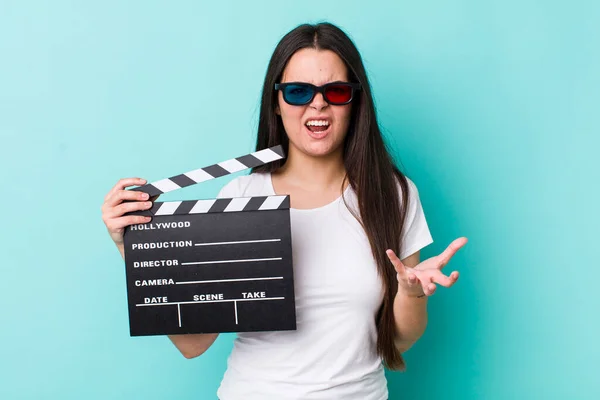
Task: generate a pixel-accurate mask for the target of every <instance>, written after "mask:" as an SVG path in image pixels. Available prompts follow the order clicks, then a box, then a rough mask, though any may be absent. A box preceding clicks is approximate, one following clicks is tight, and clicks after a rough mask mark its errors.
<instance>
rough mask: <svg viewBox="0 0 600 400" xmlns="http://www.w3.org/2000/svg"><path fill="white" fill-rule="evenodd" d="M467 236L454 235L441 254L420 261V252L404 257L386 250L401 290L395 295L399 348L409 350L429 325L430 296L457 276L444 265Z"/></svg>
mask: <svg viewBox="0 0 600 400" xmlns="http://www.w3.org/2000/svg"><path fill="white" fill-rule="evenodd" d="M466 243H467V238H465V237H461V238H458V239H455V240H454V241H452V243H450V245H449V246H448V247H447V248H446V250H444V251H443V252H442V253H441V254H440V255H437V256H434V257H431V258H428V259H427V260H425V261H422V262H419V252H416V253H414V254H413V255H411V256H409V257H406V258H405V259H404V260H403V261H400V259H399V258H398V257H397V256H396V254H394V252H393V251H392V250H387V255H388V257H389V259H390V261H391V262H392V264H393V265H394V268H395V269H396V272H397V275H396V276H397V279H398V292H397V293H396V297H395V298H394V321H395V323H396V347H397V348H398V350H399V351H400V352H403V351H406V350H408V349H409V348H410V347H411V346H412V345H413V344H414V343H415V342H416V341H417V339H419V338H420V337H421V336H422V335H423V333H424V332H425V327H426V326H427V297H428V296H431V295H432V294H433V293H434V292H435V290H436V288H437V286H436V283H437V284H438V285H441V286H444V287H451V286H452V285H454V284H455V283H456V280H457V279H458V271H453V272H452V273H451V274H450V275H449V276H446V275H444V274H443V273H442V272H441V269H442V268H443V267H444V266H445V265H446V264H448V262H449V261H450V259H451V258H452V256H454V254H456V252H457V251H458V249H460V248H461V247H463V246H464V245H465V244H466Z"/></svg>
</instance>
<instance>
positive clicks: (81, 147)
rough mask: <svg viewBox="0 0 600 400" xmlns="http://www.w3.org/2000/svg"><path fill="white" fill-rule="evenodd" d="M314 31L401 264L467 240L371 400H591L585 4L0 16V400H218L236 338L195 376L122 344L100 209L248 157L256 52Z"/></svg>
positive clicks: (103, 6)
mask: <svg viewBox="0 0 600 400" xmlns="http://www.w3.org/2000/svg"><path fill="white" fill-rule="evenodd" d="M322 20H328V21H331V22H333V23H335V24H338V25H339V26H340V27H342V28H343V29H345V30H346V31H347V32H348V33H349V34H350V36H351V37H352V39H353V40H354V41H355V43H356V44H357V46H358V48H359V50H360V51H361V53H362V55H363V57H364V62H365V65H366V68H367V71H368V74H369V77H370V79H371V83H372V85H373V92H374V95H375V101H376V105H377V110H378V117H379V121H380V123H381V126H382V129H383V130H384V132H385V135H386V137H387V138H388V140H389V141H390V144H391V146H392V148H393V151H394V154H395V156H396V157H397V160H398V161H399V162H401V168H402V170H403V171H404V172H405V173H406V174H407V175H408V176H409V177H411V179H413V180H414V181H415V183H416V184H417V187H418V188H419V192H420V196H421V200H422V203H423V207H424V210H425V214H426V217H427V221H428V223H429V226H430V229H431V232H432V235H433V238H434V243H433V244H432V245H430V246H428V247H427V248H425V249H424V250H423V251H422V258H427V257H431V256H434V255H437V254H438V253H439V252H441V251H442V250H443V249H444V248H445V247H446V246H447V245H448V244H449V243H450V241H451V240H452V239H454V238H456V237H459V236H467V237H468V238H469V240H470V241H469V243H468V244H467V246H466V247H465V248H464V249H462V250H461V251H460V252H459V253H458V254H457V255H456V256H455V257H454V259H453V260H452V262H451V264H450V266H448V267H447V268H448V269H457V270H459V271H460V272H461V278H460V279H459V281H458V283H457V285H456V286H455V287H454V288H452V289H444V288H440V290H438V292H437V293H436V294H435V296H433V298H432V299H431V300H430V307H429V310H430V323H429V326H428V330H427V332H426V333H425V335H424V337H423V338H422V339H421V340H420V341H419V342H418V343H417V344H416V345H415V346H414V347H413V348H412V349H411V350H410V351H409V352H408V353H407V354H406V359H407V363H408V371H407V372H406V373H392V372H389V373H388V374H387V376H388V379H389V389H390V398H391V399H419V400H425V399H436V400H437V399H498V400H500V399H598V398H600V380H599V379H598V377H597V373H598V360H599V359H600V346H599V345H598V340H597V339H598V335H599V334H600V317H599V315H600V312H599V311H598V309H599V308H600V307H599V306H600V301H599V297H598V294H597V288H596V287H597V283H598V280H599V279H600V272H599V271H600V265H599V264H600V263H599V262H598V260H599V257H598V250H599V246H598V239H599V238H600V237H599V234H598V230H597V229H598V226H599V225H600V219H599V212H598V208H597V206H598V198H599V195H600V191H599V189H598V182H599V181H600V179H599V178H600V163H599V161H598V150H599V148H600V140H599V139H598V134H599V132H600V120H599V114H600V113H599V104H600V95H599V92H600V72H599V71H600V43H599V42H600V29H599V27H600V7H599V6H598V2H595V1H591V0H590V1H570V2H567V1H533V0H526V1H522V0H518V1H517V0H505V1H475V0H473V1H466V0H462V1H461V0H449V1H441V0H438V1H436V0H428V1H418V2H412V1H410V2H409V1H394V2H391V1H387V0H373V1H368V2H365V1H347V0H344V1H341V0H339V1H326V2H325V1H303V2H294V3H286V2H283V1H264V2H260V1H254V2H242V1H239V2H237V1H236V2H234V1H218V2H205V1H191V0H187V1H170V2H167V1H162V2H159V1H154V2H149V1H127V2H122V1H114V0H110V1H103V2H89V1H88V2H80V1H67V0H55V1H22V0H2V1H1V2H0V174H1V180H0V182H1V186H2V200H1V209H2V218H1V221H2V227H3V229H2V234H1V235H2V237H1V240H0V243H1V254H2V259H1V260H0V271H1V274H0V298H1V306H2V307H1V308H0V309H1V314H0V315H1V321H2V325H1V329H0V398H2V399H10V400H12V399H36V400H37V399H90V400H95V399H180V400H183V399H190V400H191V399H214V398H215V397H216V395H215V392H216V389H217V387H218V385H219V382H220V379H221V377H222V375H223V372H224V371H225V368H226V359H227V356H228V354H229V352H230V349H231V345H232V340H233V337H234V335H233V334H225V335H222V336H220V338H219V339H218V341H217V342H216V343H215V345H214V346H213V347H211V348H210V350H209V351H208V352H207V353H206V354H204V355H203V356H202V357H199V358H197V359H193V360H186V359H184V358H183V357H182V356H181V355H180V354H179V353H178V351H177V350H176V349H175V347H174V346H173V345H172V344H171V343H170V342H169V340H168V339H167V338H166V337H145V338H131V337H130V336H129V327H128V316H127V298H126V287H125V271H124V263H123V261H122V259H121V258H120V256H119V253H118V252H117V250H116V248H115V246H114V245H113V243H112V242H111V241H110V239H109V236H108V234H107V232H106V229H105V227H104V224H103V223H102V220H101V212H100V207H101V205H102V202H103V198H104V195H105V194H106V193H107V192H108V190H109V189H110V188H111V187H112V186H113V185H114V184H115V183H116V182H117V180H118V179H120V178H122V177H128V176H141V177H143V178H146V179H148V180H149V181H154V180H157V179H161V178H165V177H169V176H172V175H175V174H179V173H182V172H185V171H190V170H193V169H196V168H200V167H203V166H206V165H209V164H212V163H216V162H220V161H222V160H226V159H229V158H231V157H235V156H239V155H243V154H246V153H248V152H251V151H252V150H253V146H254V140H255V135H256V126H257V116H258V106H259V98H260V91H261V85H262V80H263V78H264V74H265V71H266V67H267V63H268V60H269V57H270V56H271V53H272V51H273V49H274V47H275V45H276V43H277V42H278V41H279V39H280V38H281V37H282V36H283V35H284V34H285V33H286V32H287V31H289V30H290V29H292V28H294V27H295V26H296V25H298V24H300V23H303V22H318V21H322ZM244 173H245V172H244ZM231 178H232V177H231V176H228V177H223V178H220V179H218V180H215V181H211V182H207V183H205V184H201V185H196V186H194V187H190V188H186V189H183V190H180V191H177V192H173V193H169V194H167V195H165V196H164V197H163V198H162V200H191V199H202V198H211V197H214V196H215V195H216V193H217V191H218V190H219V188H220V187H221V186H222V185H224V184H225V183H226V182H228V181H229V180H230V179H231ZM332 240H333V238H332Z"/></svg>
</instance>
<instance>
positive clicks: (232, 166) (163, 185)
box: [132, 145, 285, 196]
mask: <svg viewBox="0 0 600 400" xmlns="http://www.w3.org/2000/svg"><path fill="white" fill-rule="evenodd" d="M282 158H285V155H284V153H283V147H282V146H281V145H279V146H275V147H270V148H268V149H264V150H260V151H255V152H254V153H250V154H246V155H245V156H241V157H236V158H232V159H231V160H227V161H223V162H220V163H218V164H213V165H210V166H208V167H204V168H199V169H196V170H194V171H190V172H186V173H184V174H181V175H176V176H172V177H170V178H166V179H161V180H159V181H156V182H152V183H148V184H146V185H143V186H140V187H138V188H135V189H132V190H135V191H139V192H145V193H148V194H149V195H150V196H156V195H159V194H162V193H167V192H171V191H173V190H177V189H181V188H183V187H186V186H191V185H195V184H196V183H200V182H205V181H208V180H211V179H215V178H219V177H221V176H225V175H228V174H233V173H234V172H238V171H242V170H244V169H247V168H254V167H258V166H260V165H263V164H267V163H270V162H272V161H276V160H281V159H282Z"/></svg>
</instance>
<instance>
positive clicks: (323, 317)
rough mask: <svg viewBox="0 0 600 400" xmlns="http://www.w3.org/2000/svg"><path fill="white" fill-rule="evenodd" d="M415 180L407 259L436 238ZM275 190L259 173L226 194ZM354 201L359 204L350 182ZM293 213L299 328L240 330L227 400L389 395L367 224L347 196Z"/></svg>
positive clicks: (378, 398)
mask: <svg viewBox="0 0 600 400" xmlns="http://www.w3.org/2000/svg"><path fill="white" fill-rule="evenodd" d="M409 186H410V191H409V196H410V201H409V209H408V215H407V218H406V223H405V230H404V233H403V236H404V241H405V242H404V243H405V245H404V249H405V250H404V251H403V252H402V254H400V258H401V259H403V258H405V257H407V256H409V255H411V254H413V253H415V252H416V251H418V250H420V249H421V248H423V247H425V246H427V245H428V244H430V243H432V242H433V240H432V238H431V234H430V232H429V229H428V226H427V222H426V220H425V216H424V214H423V209H422V207H421V203H420V200H419V195H418V191H417V188H416V186H415V185H414V183H413V182H412V181H410V180H409ZM398 190H400V186H399V185H398ZM274 194H275V192H274V189H273V185H272V181H271V174H269V173H254V174H250V175H247V176H241V177H238V178H235V179H234V180H232V181H231V182H229V183H228V184H227V185H225V187H223V189H222V190H221V192H220V193H219V195H218V196H219V197H224V198H229V197H244V196H268V195H274ZM344 197H345V198H346V202H347V203H348V204H349V206H351V207H356V208H355V209H358V208H357V199H356V194H355V192H354V190H353V189H352V188H351V187H350V186H348V188H347V189H346V191H345V192H344ZM290 218H291V230H292V259H293V260H294V261H293V263H294V291H295V301H296V322H297V330H295V331H279V332H245V333H238V334H237V337H236V339H235V341H234V347H233V350H232V353H231V355H230V356H229V359H228V362H227V364H228V367H227V371H226V372H225V375H224V377H223V380H222V382H221V386H220V387H219V390H218V392H217V394H218V397H219V399H220V400H242V399H243V400H255V399H256V400H269V399H277V400H292V399H303V400H313V399H314V400H317V399H319V400H320V399H327V400H331V399H344V400H353V399H357V400H385V399H387V398H388V391H387V381H386V378H385V375H384V368H383V365H382V360H381V357H379V356H378V355H377V352H376V342H377V330H376V327H375V315H376V313H377V310H378V309H379V307H380V305H381V303H382V301H383V287H382V281H381V279H380V278H379V276H378V274H377V265H376V263H375V260H374V258H373V255H372V253H371V248H370V245H369V242H368V239H367V236H366V234H365V232H364V230H363V229H362V227H361V226H360V224H359V223H358V221H356V219H355V218H354V216H352V214H351V213H350V212H349V211H348V209H347V208H346V206H345V205H344V201H343V200H342V198H341V197H340V198H338V199H337V200H335V201H333V202H332V203H329V204H327V205H325V206H323V207H319V208H315V209H310V210H300V209H293V208H292V209H290ZM390 223H392V222H390Z"/></svg>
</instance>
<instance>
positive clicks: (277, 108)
mask: <svg viewBox="0 0 600 400" xmlns="http://www.w3.org/2000/svg"><path fill="white" fill-rule="evenodd" d="M275 114H277V115H281V110H280V109H279V106H275Z"/></svg>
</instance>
